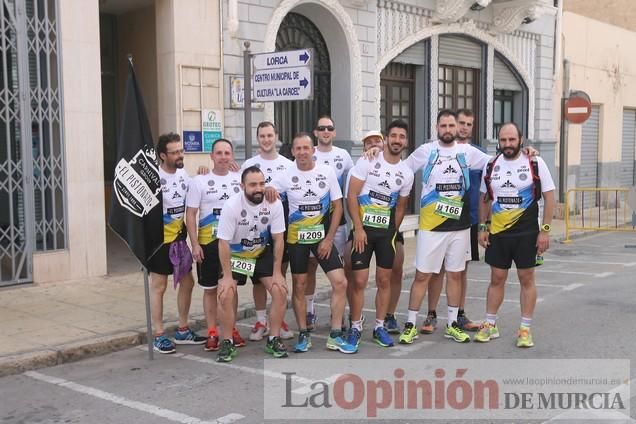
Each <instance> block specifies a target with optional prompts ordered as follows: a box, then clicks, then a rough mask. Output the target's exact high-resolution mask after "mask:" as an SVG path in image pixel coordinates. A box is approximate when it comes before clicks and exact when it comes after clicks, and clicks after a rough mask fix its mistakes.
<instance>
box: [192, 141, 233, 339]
mask: <svg viewBox="0 0 636 424" xmlns="http://www.w3.org/2000/svg"><path fill="white" fill-rule="evenodd" d="M210 158H211V159H212V163H213V164H214V168H213V169H212V171H209V172H208V173H207V174H205V175H197V176H196V177H193V178H192V180H191V183H190V190H189V191H188V195H187V197H186V207H187V208H186V226H187V228H188V234H189V236H190V242H191V245H192V257H193V259H194V261H195V262H196V264H197V275H198V277H199V286H201V287H202V288H203V312H204V314H205V319H206V321H207V325H208V340H207V343H206V345H205V348H204V349H205V350H206V351H215V350H218V349H219V332H218V330H217V328H216V323H217V304H216V298H217V290H216V288H217V282H218V280H219V278H220V274H221V264H220V263H219V241H218V237H217V236H218V234H217V233H218V228H219V219H220V217H221V208H223V205H224V204H225V203H226V202H227V201H228V199H229V198H230V196H233V195H234V194H236V193H239V192H240V191H241V174H239V173H238V172H232V171H230V169H229V168H230V164H231V163H232V162H233V161H234V151H233V147H232V144H231V143H230V142H229V141H228V140H225V139H223V138H220V139H218V140H216V141H215V142H214V144H213V145H212V151H211V152H210ZM197 214H198V220H197ZM197 227H198V230H197ZM234 345H235V346H237V347H240V346H245V342H244V341H243V339H242V338H241V336H240V334H239V332H238V330H235V331H234Z"/></svg>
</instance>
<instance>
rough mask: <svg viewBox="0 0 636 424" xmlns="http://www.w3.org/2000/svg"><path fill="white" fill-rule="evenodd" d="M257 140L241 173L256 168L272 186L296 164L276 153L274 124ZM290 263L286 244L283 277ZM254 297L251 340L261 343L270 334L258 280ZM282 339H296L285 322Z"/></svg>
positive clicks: (265, 123) (262, 125) (264, 127)
mask: <svg viewBox="0 0 636 424" xmlns="http://www.w3.org/2000/svg"><path fill="white" fill-rule="evenodd" d="M256 139H257V141H258V145H259V147H260V150H259V154H257V155H256V156H252V157H251V158H247V159H246V160H245V162H243V165H242V166H241V171H244V170H245V169H247V168H249V167H250V166H255V167H257V168H259V169H260V170H261V171H262V172H263V175H264V176H265V185H270V184H271V182H272V178H273V177H274V175H276V173H280V172H284V171H285V170H287V169H288V168H290V167H292V166H294V163H293V162H292V161H290V160H289V159H287V158H286V157H285V156H282V155H279V154H278V152H276V141H277V140H278V131H276V127H275V126H274V124H273V123H271V122H269V121H263V122H261V123H259V124H258V126H257V127H256ZM283 207H284V208H285V210H287V203H283ZM285 219H287V218H285ZM288 263H289V257H288V256H287V244H285V251H284V253H283V269H282V273H283V275H285V274H286V273H287V264H288ZM252 295H253V296H254V306H255V309H256V323H255V324H254V326H253V327H252V332H251V333H250V340H252V341H259V340H262V339H263V337H264V336H266V335H267V334H268V332H269V328H268V326H267V290H265V287H263V285H262V284H260V283H259V282H258V280H257V281H255V284H254V285H252ZM280 337H281V338H282V339H283V340H287V339H291V338H292V337H294V333H293V331H290V330H289V326H288V325H287V323H286V322H285V321H283V324H282V327H281V332H280Z"/></svg>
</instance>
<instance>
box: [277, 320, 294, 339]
mask: <svg viewBox="0 0 636 424" xmlns="http://www.w3.org/2000/svg"><path fill="white" fill-rule="evenodd" d="M280 338H281V339H283V340H289V339H293V338H294V332H293V331H291V330H290V329H289V325H287V323H286V322H285V321H283V324H282V325H281V326H280Z"/></svg>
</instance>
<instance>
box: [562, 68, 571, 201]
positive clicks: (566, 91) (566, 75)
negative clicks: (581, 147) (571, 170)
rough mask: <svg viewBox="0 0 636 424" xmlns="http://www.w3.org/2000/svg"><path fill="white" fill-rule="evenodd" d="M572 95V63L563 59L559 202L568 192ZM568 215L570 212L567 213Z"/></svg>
mask: <svg viewBox="0 0 636 424" xmlns="http://www.w3.org/2000/svg"><path fill="white" fill-rule="evenodd" d="M569 95H570V61H569V60H567V59H563V93H562V95H561V131H560V138H561V142H560V143H559V202H561V203H564V202H565V196H566V192H567V190H568V126H569V124H568V121H567V120H566V119H565V100H566V99H567V98H568V96H569ZM565 213H568V211H565Z"/></svg>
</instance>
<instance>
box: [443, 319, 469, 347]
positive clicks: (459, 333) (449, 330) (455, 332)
mask: <svg viewBox="0 0 636 424" xmlns="http://www.w3.org/2000/svg"><path fill="white" fill-rule="evenodd" d="M444 337H446V338H447V339H453V340H454V341H456V342H457V343H468V342H469V341H470V336H469V335H468V334H466V333H464V330H462V329H461V328H460V327H459V325H458V324H457V321H453V324H452V325H451V326H448V325H447V326H446V333H444Z"/></svg>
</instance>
